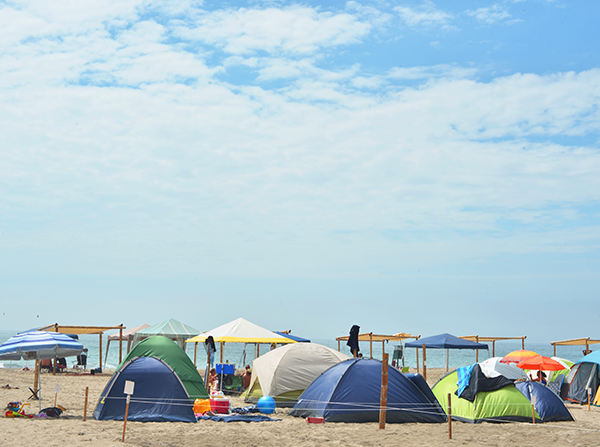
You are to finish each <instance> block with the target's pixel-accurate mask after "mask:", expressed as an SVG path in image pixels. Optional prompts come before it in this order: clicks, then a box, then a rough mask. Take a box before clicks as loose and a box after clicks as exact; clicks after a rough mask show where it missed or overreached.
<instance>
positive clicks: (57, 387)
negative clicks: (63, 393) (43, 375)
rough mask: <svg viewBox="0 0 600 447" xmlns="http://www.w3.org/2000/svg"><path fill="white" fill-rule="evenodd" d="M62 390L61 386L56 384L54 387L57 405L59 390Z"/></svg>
mask: <svg viewBox="0 0 600 447" xmlns="http://www.w3.org/2000/svg"><path fill="white" fill-rule="evenodd" d="M59 390H60V386H58V385H56V386H55V387H54V406H55V407H56V401H57V400H58V391H59Z"/></svg>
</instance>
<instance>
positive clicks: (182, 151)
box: [0, 0, 600, 342]
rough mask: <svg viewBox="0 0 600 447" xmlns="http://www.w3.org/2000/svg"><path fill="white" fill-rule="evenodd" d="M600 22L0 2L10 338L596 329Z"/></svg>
mask: <svg viewBox="0 0 600 447" xmlns="http://www.w3.org/2000/svg"><path fill="white" fill-rule="evenodd" d="M599 9H600V6H599V5H598V4H597V2H594V1H584V2H577V4H576V5H575V4H573V3H571V2H566V1H560V0H556V1H545V0H523V1H497V2H484V1H455V2H431V1H360V2H359V1H350V2H327V4H319V3H317V2H303V3H290V2H280V1H272V2H228V3H224V2H208V1H206V2H202V1H192V0H190V1H185V0H182V1H179V2H172V1H168V2H167V1H137V0H119V1H113V0H100V1H95V2H88V1H78V2H73V1H56V2H52V4H49V3H48V2H44V1H28V2H20V1H5V2H0V24H1V26H0V42H2V45H0V101H1V104H2V107H1V108H0V135H1V136H2V138H1V139H0V155H1V159H0V160H1V163H0V296H1V297H2V299H1V302H2V315H1V316H0V318H1V319H0V327H1V328H3V329H14V330H22V329H26V328H30V327H33V326H38V325H46V324H51V323H54V322H59V323H61V324H89V325H113V324H119V323H124V324H125V325H127V326H130V327H133V326H136V325H138V324H141V323H144V322H147V323H150V324H153V323H156V322H158V321H161V320H163V319H165V318H170V317H173V318H176V319H179V320H181V321H183V322H185V323H187V324H190V325H192V326H194V327H196V328H198V329H199V330H209V329H211V328H213V327H216V326H218V325H220V324H223V323H225V322H227V321H230V320H233V319H235V318H238V317H239V316H244V317H245V318H247V319H249V320H251V321H253V322H255V323H257V324H260V325H263V326H265V327H268V328H271V329H273V330H282V329H292V331H293V333H296V334H298V335H304V336H308V337H313V338H330V337H335V336H338V335H345V334H347V333H348V330H349V329H350V327H351V326H352V325H353V324H358V325H359V326H361V330H363V331H366V332H369V331H372V332H375V333H395V332H411V333H413V334H421V335H424V336H427V335H432V334H436V333H440V332H451V333H454V334H456V335H471V334H479V335H483V336H519V335H527V336H528V337H529V339H531V340H534V341H548V342H549V341H552V340H556V339H563V338H572V337H581V336H592V337H599V336H600V334H598V333H597V332H594V331H595V329H594V328H595V326H596V323H597V321H598V318H599V317H600V309H599V306H598V305H597V301H598V290H600V287H599V286H600V278H599V273H598V272H599V271H600V269H599V267H600V263H599V261H600V257H599V247H600V225H599V217H600V207H599V200H600V175H599V172H600V148H599V142H600V133H599V130H600V111H599V104H600V68H599V66H600V60H599V54H600V52H599V51H598V49H597V42H598V41H599V37H600V36H599V34H600V33H599V31H598V27H597V24H596V23H595V18H597V17H598V13H599ZM565 313H566V314H567V315H569V317H570V318H567V319H565V318H564V316H563V314H565ZM569 320H570V321H569ZM549 322H550V323H549Z"/></svg>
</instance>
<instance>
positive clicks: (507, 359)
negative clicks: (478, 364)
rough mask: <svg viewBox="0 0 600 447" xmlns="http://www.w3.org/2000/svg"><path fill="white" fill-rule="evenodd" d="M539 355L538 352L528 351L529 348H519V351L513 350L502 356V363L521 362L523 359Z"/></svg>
mask: <svg viewBox="0 0 600 447" xmlns="http://www.w3.org/2000/svg"><path fill="white" fill-rule="evenodd" d="M536 355H539V354H538V353H537V352H533V351H528V350H527V349H519V350H518V351H512V352H509V353H508V354H506V355H505V356H504V357H502V360H500V362H501V363H519V362H520V361H521V360H525V359H527V358H530V357H535V356H536Z"/></svg>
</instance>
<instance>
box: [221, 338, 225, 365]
mask: <svg viewBox="0 0 600 447" xmlns="http://www.w3.org/2000/svg"><path fill="white" fill-rule="evenodd" d="M224 347H225V342H221V363H223V348H224Z"/></svg>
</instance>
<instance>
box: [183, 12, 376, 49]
mask: <svg viewBox="0 0 600 447" xmlns="http://www.w3.org/2000/svg"><path fill="white" fill-rule="evenodd" d="M369 29H370V25H369V23H366V22H360V21H358V20H357V19H356V17H354V16H352V15H350V14H346V13H338V14H333V13H329V12H318V11H317V10H316V9H313V8H308V7H302V6H293V7H289V8H285V9H275V8H268V9H246V8H241V9H238V10H219V11H214V12H210V13H206V14H203V15H199V16H197V17H196V19H195V20H194V21H193V23H187V24H185V25H183V24H182V25H181V27H180V28H179V30H178V33H179V35H180V36H182V37H185V38H187V39H192V40H197V41H201V42H205V43H207V44H212V45H216V46H218V47H220V48H223V50H224V51H226V52H228V53H231V54H248V53H254V52H257V51H265V52H267V53H281V52H285V53H296V54H310V53H314V52H315V51H316V50H317V49H319V48H320V47H336V46H341V45H348V44H350V43H356V42H358V41H359V40H360V39H361V38H362V37H364V36H365V35H366V34H367V33H368V32H369Z"/></svg>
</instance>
